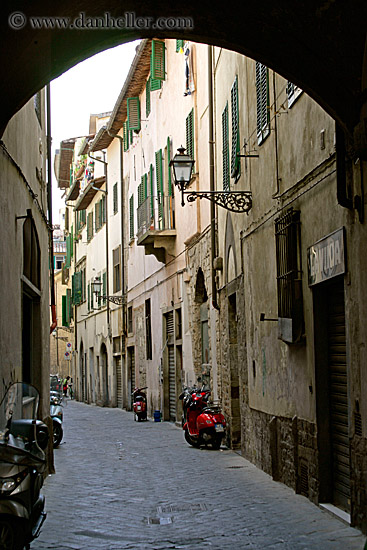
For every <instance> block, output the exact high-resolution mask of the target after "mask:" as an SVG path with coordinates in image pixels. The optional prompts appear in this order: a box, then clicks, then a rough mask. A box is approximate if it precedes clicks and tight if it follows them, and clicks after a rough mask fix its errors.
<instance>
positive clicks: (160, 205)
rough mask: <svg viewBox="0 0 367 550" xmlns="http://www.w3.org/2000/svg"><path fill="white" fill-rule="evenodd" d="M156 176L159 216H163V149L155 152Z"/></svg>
mask: <svg viewBox="0 0 367 550" xmlns="http://www.w3.org/2000/svg"><path fill="white" fill-rule="evenodd" d="M155 177H156V184H157V199H158V216H159V217H160V218H161V217H162V216H163V169H162V149H159V151H157V152H156V154H155Z"/></svg>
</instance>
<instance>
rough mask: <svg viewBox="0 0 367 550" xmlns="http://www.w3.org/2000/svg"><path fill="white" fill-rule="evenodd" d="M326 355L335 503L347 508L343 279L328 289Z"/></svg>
mask: <svg viewBox="0 0 367 550" xmlns="http://www.w3.org/2000/svg"><path fill="white" fill-rule="evenodd" d="M328 358H329V380H330V437H331V450H332V457H333V458H332V460H333V462H332V468H333V492H334V504H335V505H337V506H340V507H342V508H343V509H345V510H347V511H349V509H350V457H349V437H348V386H347V361H346V336H345V306H344V288H343V283H337V284H333V285H331V286H330V289H329V293H328Z"/></svg>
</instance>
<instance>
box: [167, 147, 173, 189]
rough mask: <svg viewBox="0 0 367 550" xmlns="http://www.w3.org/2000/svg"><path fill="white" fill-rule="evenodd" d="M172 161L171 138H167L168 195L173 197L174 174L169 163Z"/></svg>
mask: <svg viewBox="0 0 367 550" xmlns="http://www.w3.org/2000/svg"><path fill="white" fill-rule="evenodd" d="M170 162H171V140H170V138H169V137H168V138H167V166H168V195H169V196H170V197H172V174H171V167H170V165H169V163H170Z"/></svg>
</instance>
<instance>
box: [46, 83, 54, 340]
mask: <svg viewBox="0 0 367 550" xmlns="http://www.w3.org/2000/svg"><path fill="white" fill-rule="evenodd" d="M46 103H47V121H46V125H47V129H46V131H47V208H48V224H49V254H50V303H51V315H52V324H51V326H50V334H51V333H52V332H53V331H54V330H55V328H56V327H57V318H56V300H55V270H54V239H53V227H52V193H51V170H52V167H51V86H50V83H48V84H47V86H46ZM56 341H57V340H56Z"/></svg>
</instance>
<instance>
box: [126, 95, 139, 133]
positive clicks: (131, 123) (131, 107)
mask: <svg viewBox="0 0 367 550" xmlns="http://www.w3.org/2000/svg"><path fill="white" fill-rule="evenodd" d="M127 120H128V128H129V130H137V131H138V130H140V100H139V98H138V97H128V98H127Z"/></svg>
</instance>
